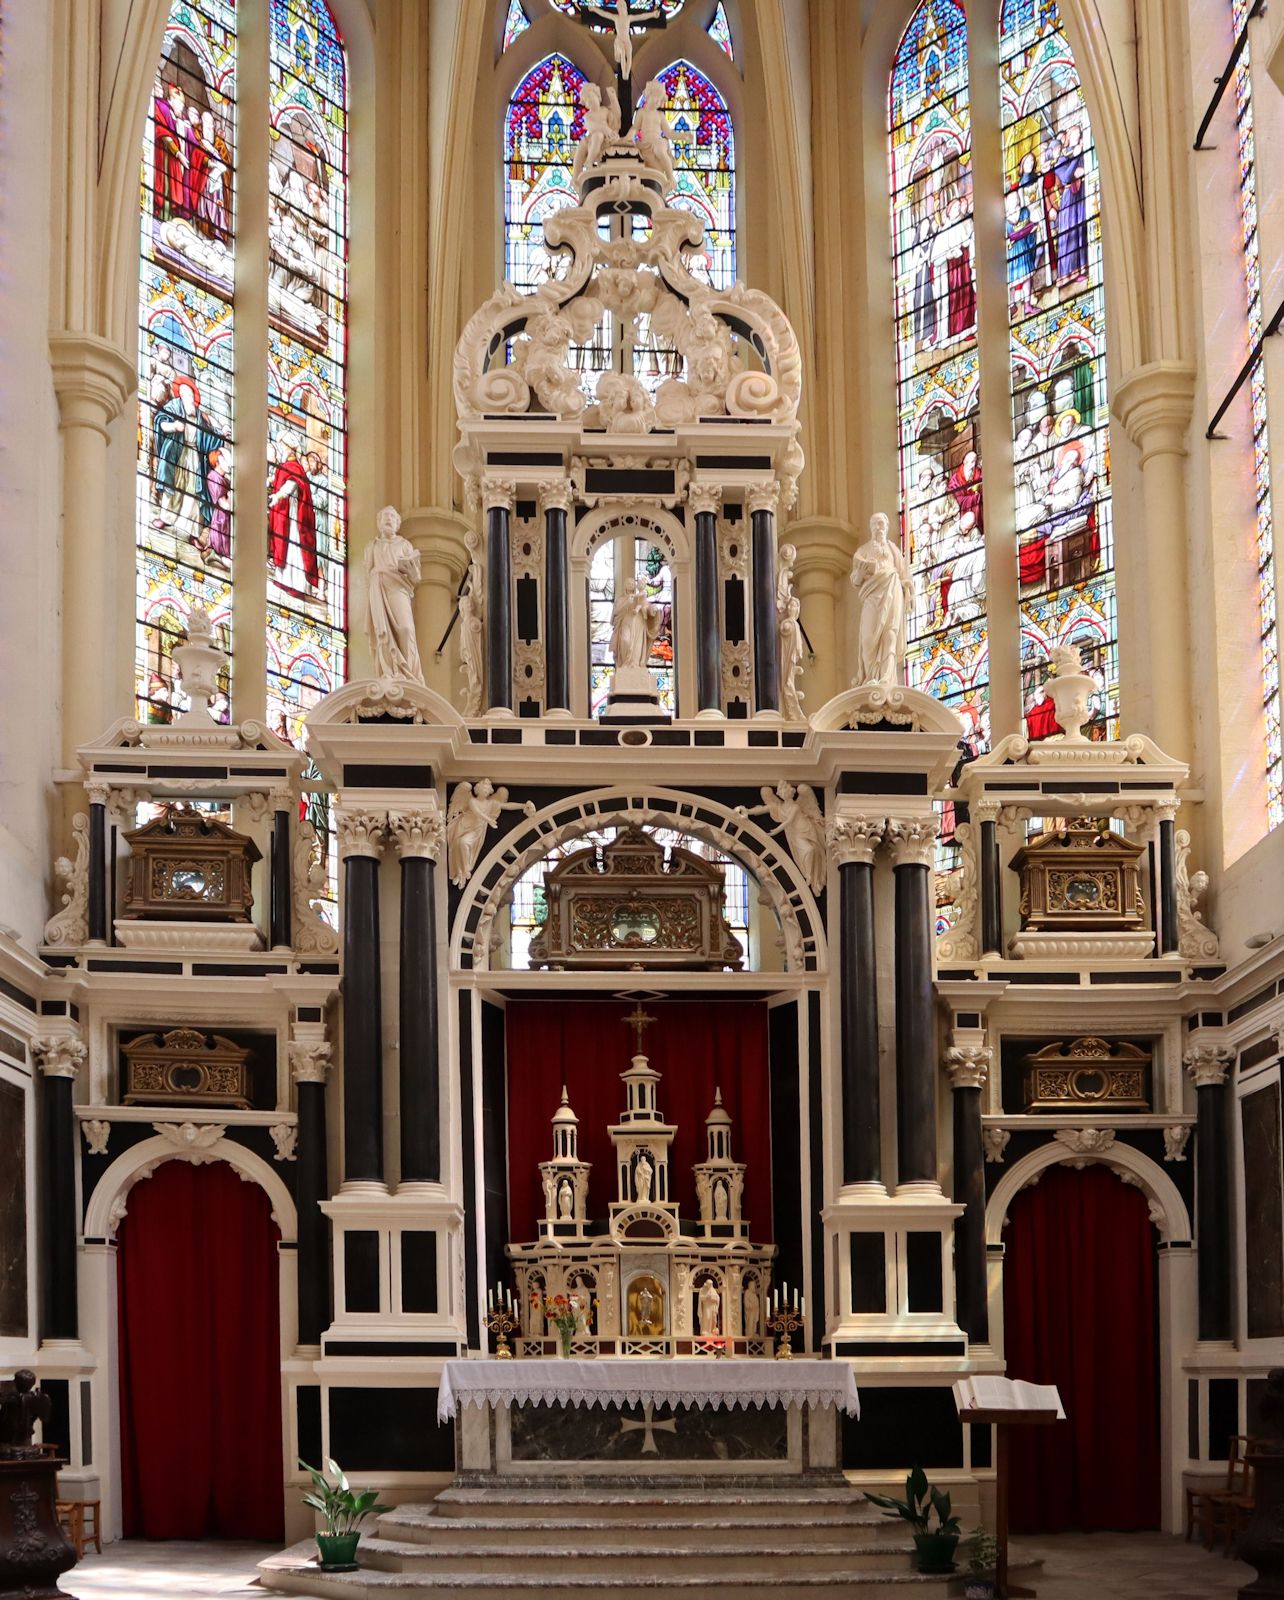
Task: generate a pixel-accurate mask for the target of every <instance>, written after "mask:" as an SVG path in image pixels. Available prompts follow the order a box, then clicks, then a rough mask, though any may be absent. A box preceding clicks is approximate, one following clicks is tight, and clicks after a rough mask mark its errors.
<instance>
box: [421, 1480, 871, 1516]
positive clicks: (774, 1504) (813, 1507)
mask: <svg viewBox="0 0 1284 1600" xmlns="http://www.w3.org/2000/svg"><path fill="white" fill-rule="evenodd" d="M618 1481H619V1480H618V1479H615V1480H613V1482H616V1483H618ZM433 1505H434V1507H435V1511H434V1513H433V1514H434V1515H436V1516H441V1517H454V1516H471V1515H473V1514H474V1513H477V1512H482V1513H483V1514H484V1515H486V1516H488V1517H510V1516H511V1517H540V1516H542V1517H550V1516H551V1517H558V1516H564V1515H566V1514H567V1513H568V1512H570V1513H573V1514H574V1513H582V1514H583V1515H584V1516H588V1517H595V1518H598V1519H606V1518H610V1517H633V1516H653V1517H656V1518H662V1519H664V1520H665V1521H668V1522H677V1521H682V1522H691V1521H697V1520H702V1519H704V1518H711V1519H714V1520H719V1521H730V1520H732V1519H739V1520H741V1521H744V1522H756V1521H758V1520H759V1518H761V1517H764V1516H770V1515H772V1514H773V1513H774V1514H775V1515H776V1516H778V1517H793V1516H811V1517H816V1518H825V1517H831V1518H834V1519H836V1520H841V1519H843V1518H845V1517H847V1516H849V1515H851V1514H852V1513H854V1512H855V1513H860V1514H868V1509H869V1502H868V1501H867V1500H866V1499H865V1497H864V1495H862V1494H858V1493H856V1492H855V1491H854V1490H852V1489H846V1488H839V1489H801V1488H800V1489H797V1490H794V1491H792V1492H791V1491H788V1490H784V1491H782V1490H780V1489H771V1490H754V1489H730V1488H729V1489H725V1490H712V1491H710V1492H708V1493H699V1492H693V1491H692V1490H691V1489H682V1488H677V1487H673V1488H669V1487H664V1486H658V1487H656V1488H651V1487H650V1486H649V1485H647V1486H639V1487H636V1488H630V1489H618V1488H614V1487H611V1485H610V1484H609V1483H607V1482H603V1484H602V1485H601V1487H600V1488H599V1487H585V1488H574V1489H572V1488H558V1487H556V1486H550V1485H547V1484H544V1485H539V1486H534V1485H532V1486H529V1487H522V1488H503V1489H458V1488H449V1489H444V1490H443V1491H442V1492H441V1494H439V1495H438V1496H437V1498H436V1500H435V1501H434V1502H433ZM412 1509H414V1508H412V1507H409V1506H407V1507H405V1508H404V1510H405V1511H406V1512H409V1511H411V1510H412ZM422 1509H423V1510H424V1511H426V1510H427V1508H426V1507H424V1508H422Z"/></svg>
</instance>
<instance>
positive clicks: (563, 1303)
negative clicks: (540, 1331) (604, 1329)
mask: <svg viewBox="0 0 1284 1600" xmlns="http://www.w3.org/2000/svg"><path fill="white" fill-rule="evenodd" d="M596 1304H597V1301H596V1300H593V1301H590V1300H589V1298H588V1296H587V1295H583V1294H540V1293H539V1291H538V1290H536V1291H535V1293H534V1294H532V1295H531V1305H532V1307H533V1308H534V1311H535V1314H536V1316H539V1317H543V1318H544V1320H545V1322H551V1323H552V1324H553V1326H554V1328H556V1329H557V1345H558V1354H559V1355H561V1356H562V1357H563V1358H567V1359H569V1357H570V1354H571V1340H572V1339H574V1337H575V1335H576V1332H577V1331H578V1330H579V1329H580V1328H582V1327H583V1326H584V1324H585V1323H586V1322H587V1315H586V1314H587V1313H588V1310H589V1307H590V1305H596Z"/></svg>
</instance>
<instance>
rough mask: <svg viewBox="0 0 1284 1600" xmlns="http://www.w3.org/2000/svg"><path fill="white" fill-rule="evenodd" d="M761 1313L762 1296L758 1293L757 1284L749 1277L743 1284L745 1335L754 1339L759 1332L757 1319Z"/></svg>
mask: <svg viewBox="0 0 1284 1600" xmlns="http://www.w3.org/2000/svg"><path fill="white" fill-rule="evenodd" d="M761 1315H762V1297H761V1296H760V1295H759V1293H758V1285H757V1284H756V1283H755V1282H754V1280H753V1279H752V1278H750V1280H749V1282H748V1283H747V1284H746V1285H745V1337H746V1338H747V1339H756V1338H757V1337H758V1333H759V1331H760V1330H759V1324H758V1319H759V1317H761Z"/></svg>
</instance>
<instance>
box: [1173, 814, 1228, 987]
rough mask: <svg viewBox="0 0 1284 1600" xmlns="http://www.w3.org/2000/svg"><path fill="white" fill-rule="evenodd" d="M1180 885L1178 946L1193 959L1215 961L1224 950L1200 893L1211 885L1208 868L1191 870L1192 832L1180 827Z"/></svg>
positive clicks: (1176, 850) (1176, 842)
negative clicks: (1204, 914)
mask: <svg viewBox="0 0 1284 1600" xmlns="http://www.w3.org/2000/svg"><path fill="white" fill-rule="evenodd" d="M1173 846H1174V854H1175V863H1176V874H1175V877H1176V887H1177V950H1178V953H1179V954H1180V955H1183V956H1186V957H1187V958H1188V959H1190V960H1192V961H1216V960H1217V959H1218V957H1219V956H1220V954H1221V947H1220V945H1219V944H1218V942H1217V935H1216V934H1215V933H1214V932H1213V931H1212V929H1211V928H1208V927H1206V926H1205V924H1204V919H1203V918H1202V917H1201V916H1200V914H1199V911H1198V903H1199V897H1200V895H1202V894H1203V892H1204V890H1205V889H1207V887H1208V874H1207V873H1206V872H1191V870H1190V834H1189V833H1187V832H1186V830H1185V828H1178V829H1177V831H1176V832H1175V833H1174V835H1173Z"/></svg>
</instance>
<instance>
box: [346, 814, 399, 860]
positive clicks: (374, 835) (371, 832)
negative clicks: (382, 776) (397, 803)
mask: <svg viewBox="0 0 1284 1600" xmlns="http://www.w3.org/2000/svg"><path fill="white" fill-rule="evenodd" d="M336 819H337V821H338V825H339V856H340V859H341V860H344V861H346V860H347V858H348V857H349V856H373V857H374V859H375V860H376V861H377V860H378V859H379V857H380V856H381V855H382V854H383V847H384V844H385V843H386V841H387V827H388V816H387V813H386V812H383V811H348V810H347V809H346V808H341V809H340V810H339V811H338V812H337V813H336Z"/></svg>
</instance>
